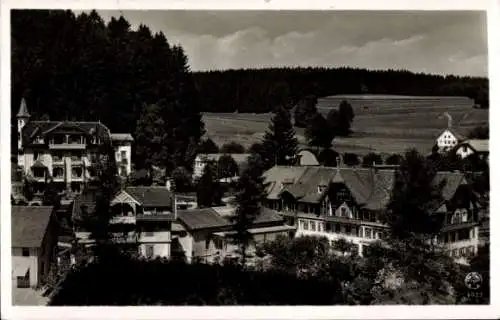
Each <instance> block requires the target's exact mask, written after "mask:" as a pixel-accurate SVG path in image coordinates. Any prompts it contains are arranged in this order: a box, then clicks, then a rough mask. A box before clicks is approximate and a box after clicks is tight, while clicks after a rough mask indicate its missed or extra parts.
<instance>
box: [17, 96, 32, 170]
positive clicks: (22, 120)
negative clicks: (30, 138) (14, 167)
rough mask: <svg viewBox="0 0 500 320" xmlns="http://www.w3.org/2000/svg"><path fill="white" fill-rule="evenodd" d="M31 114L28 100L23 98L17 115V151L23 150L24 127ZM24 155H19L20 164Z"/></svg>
mask: <svg viewBox="0 0 500 320" xmlns="http://www.w3.org/2000/svg"><path fill="white" fill-rule="evenodd" d="M30 117H31V116H30V114H29V113H28V107H27V106H26V100H24V98H22V99H21V106H20V107H19V112H18V113H17V115H16V118H17V152H18V154H19V151H21V149H22V146H23V135H22V132H23V128H24V126H25V125H26V124H27V123H28V121H29V120H30ZM23 160H24V158H23V157H19V156H18V164H19V165H23Z"/></svg>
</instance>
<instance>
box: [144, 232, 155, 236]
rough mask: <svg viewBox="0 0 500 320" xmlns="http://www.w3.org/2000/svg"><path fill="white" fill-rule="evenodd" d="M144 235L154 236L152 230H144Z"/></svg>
mask: <svg viewBox="0 0 500 320" xmlns="http://www.w3.org/2000/svg"><path fill="white" fill-rule="evenodd" d="M144 236H145V237H152V236H154V232H153V231H145V232H144Z"/></svg>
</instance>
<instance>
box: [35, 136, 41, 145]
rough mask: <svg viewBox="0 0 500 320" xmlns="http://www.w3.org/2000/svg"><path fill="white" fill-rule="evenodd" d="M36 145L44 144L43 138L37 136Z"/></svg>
mask: <svg viewBox="0 0 500 320" xmlns="http://www.w3.org/2000/svg"><path fill="white" fill-rule="evenodd" d="M35 143H38V144H42V143H43V137H42V136H37V137H36V138H35Z"/></svg>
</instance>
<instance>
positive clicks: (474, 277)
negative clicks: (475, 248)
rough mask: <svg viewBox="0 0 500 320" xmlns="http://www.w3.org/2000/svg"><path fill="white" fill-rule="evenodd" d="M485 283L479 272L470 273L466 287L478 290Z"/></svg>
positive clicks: (466, 277)
mask: <svg viewBox="0 0 500 320" xmlns="http://www.w3.org/2000/svg"><path fill="white" fill-rule="evenodd" d="M482 283H483V277H482V276H481V274H480V273H478V272H469V273H468V274H467V275H466V276H465V286H466V287H467V288H469V289H470V290H477V289H479V287H481V284H482Z"/></svg>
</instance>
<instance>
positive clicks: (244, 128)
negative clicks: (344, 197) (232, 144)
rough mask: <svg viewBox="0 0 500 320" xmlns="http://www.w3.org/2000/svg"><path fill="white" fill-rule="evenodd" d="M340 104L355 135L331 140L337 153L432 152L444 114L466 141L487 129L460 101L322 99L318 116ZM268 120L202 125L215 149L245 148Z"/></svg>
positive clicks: (238, 118) (231, 118) (236, 118)
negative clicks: (349, 111) (347, 107)
mask: <svg viewBox="0 0 500 320" xmlns="http://www.w3.org/2000/svg"><path fill="white" fill-rule="evenodd" d="M344 98H345V99H346V100H348V101H349V102H350V103H351V105H352V106H353V109H354V113H355V115H356V117H355V118H354V122H353V130H354V134H353V135H352V136H351V137H348V138H335V139H334V141H333V147H334V149H335V150H337V151H338V152H354V153H358V154H366V153H368V152H370V151H371V150H372V151H375V152H379V153H401V152H403V151H404V150H406V149H407V148H409V147H414V148H416V149H417V150H419V151H420V152H423V153H427V152H430V150H431V148H432V146H433V144H434V139H435V138H436V137H437V136H438V135H439V134H440V132H441V131H442V130H443V129H444V128H446V126H447V119H446V118H445V117H442V114H443V113H444V112H448V113H449V114H450V115H451V116H452V118H453V127H454V128H455V129H456V130H457V131H458V132H460V133H462V134H464V135H466V134H467V132H468V131H469V130H471V129H472V128H474V127H476V126H479V125H485V124H487V123H488V110H484V109H474V108H473V107H472V105H473V102H472V100H470V99H467V98H461V97H403V96H334V97H327V98H324V99H320V100H319V101H318V110H319V111H320V112H321V113H323V114H325V115H326V114H327V113H328V111H329V110H330V109H331V108H332V107H336V106H338V104H339V103H340V101H341V100H342V99H344ZM271 116H272V115H271V114H251V113H247V114H237V113H229V114H228V113H205V114H204V115H203V120H204V121H205V126H206V129H207V136H209V137H210V138H212V139H213V140H214V141H215V142H216V143H217V144H219V145H222V144H224V143H226V142H228V141H236V142H239V143H241V144H243V145H244V146H249V145H251V144H252V143H254V142H257V141H259V140H261V139H262V137H263V135H264V132H265V131H266V129H267V126H268V124H269V121H270V119H271ZM296 131H297V137H298V139H299V141H300V142H301V143H302V144H305V139H304V130H303V129H300V128H296Z"/></svg>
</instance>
